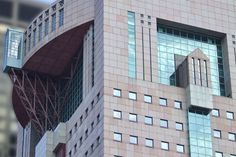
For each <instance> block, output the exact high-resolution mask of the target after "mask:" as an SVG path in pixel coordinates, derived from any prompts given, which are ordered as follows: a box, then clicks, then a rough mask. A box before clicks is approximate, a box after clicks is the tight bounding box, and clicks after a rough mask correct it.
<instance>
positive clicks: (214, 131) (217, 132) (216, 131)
mask: <svg viewBox="0 0 236 157" xmlns="http://www.w3.org/2000/svg"><path fill="white" fill-rule="evenodd" d="M213 136H214V137H216V138H221V131H220V130H213Z"/></svg>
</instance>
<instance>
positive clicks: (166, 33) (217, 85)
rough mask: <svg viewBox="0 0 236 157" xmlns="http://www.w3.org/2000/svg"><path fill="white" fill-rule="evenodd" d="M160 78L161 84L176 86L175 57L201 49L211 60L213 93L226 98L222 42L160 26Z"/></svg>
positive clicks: (158, 35) (158, 46)
mask: <svg viewBox="0 0 236 157" xmlns="http://www.w3.org/2000/svg"><path fill="white" fill-rule="evenodd" d="M157 32H158V34H157V38H158V39H157V41H158V45H157V48H158V67H159V68H158V77H159V82H160V83H163V84H167V85H173V86H176V74H175V69H176V67H175V55H182V56H187V55H189V54H190V53H191V52H193V51H194V50H195V49H197V48H199V49H201V50H202V51H203V52H204V54H206V55H207V57H208V58H209V59H210V67H211V81H212V92H213V94H215V95H222V96H225V83H224V71H223V56H222V46H221V40H220V39H217V38H215V37H210V36H206V35H203V34H202V35H201V34H199V33H195V34H193V33H192V32H186V31H182V30H180V29H176V28H171V27H168V26H165V25H160V24H158V30H157Z"/></svg>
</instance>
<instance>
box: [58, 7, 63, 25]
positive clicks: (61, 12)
mask: <svg viewBox="0 0 236 157" xmlns="http://www.w3.org/2000/svg"><path fill="white" fill-rule="evenodd" d="M63 24H64V9H61V10H60V11H59V27H61V26H62V25H63Z"/></svg>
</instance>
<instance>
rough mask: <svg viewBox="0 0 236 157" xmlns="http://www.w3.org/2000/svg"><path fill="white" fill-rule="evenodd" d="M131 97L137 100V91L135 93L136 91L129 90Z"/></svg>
mask: <svg viewBox="0 0 236 157" xmlns="http://www.w3.org/2000/svg"><path fill="white" fill-rule="evenodd" d="M129 99H131V100H137V93H135V92H129Z"/></svg>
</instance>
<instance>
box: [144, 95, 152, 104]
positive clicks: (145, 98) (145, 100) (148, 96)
mask: <svg viewBox="0 0 236 157" xmlns="http://www.w3.org/2000/svg"><path fill="white" fill-rule="evenodd" d="M144 102H146V103H150V104H151V103H152V96H150V95H144Z"/></svg>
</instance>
